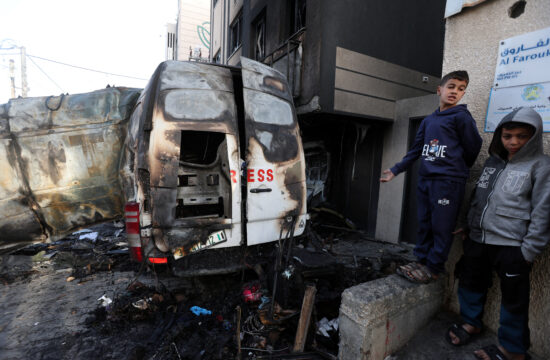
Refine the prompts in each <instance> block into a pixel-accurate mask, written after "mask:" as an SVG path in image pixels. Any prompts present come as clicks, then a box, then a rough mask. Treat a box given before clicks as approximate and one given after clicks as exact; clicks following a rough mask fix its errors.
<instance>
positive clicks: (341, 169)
mask: <svg viewBox="0 0 550 360" xmlns="http://www.w3.org/2000/svg"><path fill="white" fill-rule="evenodd" d="M381 134H382V131H381V128H380V126H377V125H375V124H361V123H348V125H347V126H346V127H345V128H344V129H343V133H342V138H341V139H342V143H341V145H342V153H341V159H340V160H339V163H338V167H337V168H338V172H337V174H336V177H335V182H334V190H335V191H334V195H336V196H334V197H333V199H334V202H335V203H336V204H337V206H338V208H339V209H340V210H341V211H342V213H343V214H344V215H345V216H346V217H348V218H350V219H351V220H352V221H353V222H354V223H355V224H356V225H357V226H358V227H359V228H362V229H364V230H365V231H366V233H367V236H369V237H372V238H374V234H375V230H376V210H377V207H378V191H379V186H380V183H379V180H378V179H379V178H380V171H381V161H382V146H383V136H382V135H381Z"/></svg>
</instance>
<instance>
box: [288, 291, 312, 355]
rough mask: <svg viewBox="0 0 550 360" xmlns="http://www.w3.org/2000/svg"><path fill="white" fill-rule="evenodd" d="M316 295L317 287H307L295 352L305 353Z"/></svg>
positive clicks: (297, 331)
mask: <svg viewBox="0 0 550 360" xmlns="http://www.w3.org/2000/svg"><path fill="white" fill-rule="evenodd" d="M316 293H317V288H316V287H315V285H307V287H306V291H305V293H304V300H303V302H302V311H301V313H300V320H299V321H298V328H297V329H296V338H295V340H294V348H293V349H292V351H293V352H303V351H304V347H305V345H306V338H307V332H308V329H309V322H310V320H311V312H312V310H313V304H314V303H315V294H316Z"/></svg>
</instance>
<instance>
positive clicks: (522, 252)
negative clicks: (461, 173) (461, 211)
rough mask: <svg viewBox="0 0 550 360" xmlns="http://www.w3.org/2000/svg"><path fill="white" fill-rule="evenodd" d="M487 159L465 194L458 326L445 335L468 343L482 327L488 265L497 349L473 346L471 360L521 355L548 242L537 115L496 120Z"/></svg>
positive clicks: (546, 179) (547, 198) (547, 188)
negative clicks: (535, 276)
mask: <svg viewBox="0 0 550 360" xmlns="http://www.w3.org/2000/svg"><path fill="white" fill-rule="evenodd" d="M489 154H490V157H489V158H488V159H487V161H486V162H485V165H484V166H483V172H482V173H481V176H480V178H479V180H478V181H477V186H476V188H475V191H474V193H473V195H472V201H471V203H470V209H469V212H468V231H466V232H465V233H466V234H467V236H465V239H464V244H463V245H464V246H463V247H464V255H463V256H462V258H461V260H460V261H459V263H458V264H457V266H456V273H457V274H458V279H459V287H458V300H459V302H460V314H461V316H462V319H463V320H464V323H463V324H461V325H460V324H454V325H453V326H451V328H450V329H449V330H448V331H447V334H446V337H447V339H448V340H449V342H451V343H452V344H453V345H463V344H465V343H467V342H468V341H469V340H470V338H471V337H472V335H473V334H477V333H479V332H480V331H481V328H482V322H481V320H482V316H483V309H484V305H485V299H486V298H487V291H488V289H489V288H490V287H491V283H492V270H493V269H494V270H496V273H497V274H498V276H499V278H500V289H501V293H502V300H501V308H500V327H499V329H498V340H499V343H500V344H499V346H495V345H490V346H487V347H485V348H483V349H480V350H478V351H475V355H476V357H477V358H478V359H503V360H523V359H528V358H529V355H528V354H527V349H528V348H529V342H530V341H529V340H530V339H529V325H528V315H529V285H530V283H529V273H530V271H531V264H532V262H533V260H534V259H535V257H536V256H537V255H538V254H540V253H541V251H542V250H543V248H544V247H545V246H546V245H547V244H548V242H550V157H548V156H546V155H544V154H543V142H542V118H541V117H540V115H539V114H538V113H537V112H536V111H534V110H533V109H531V108H519V109H516V110H514V111H512V112H511V113H510V114H508V115H506V116H505V117H504V118H503V119H502V120H501V121H500V123H499V125H498V127H497V129H496V130H495V134H494V136H493V140H492V142H491V145H490V147H489Z"/></svg>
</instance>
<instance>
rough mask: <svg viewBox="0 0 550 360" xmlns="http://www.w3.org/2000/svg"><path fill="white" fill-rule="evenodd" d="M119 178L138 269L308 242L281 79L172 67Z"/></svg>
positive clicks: (148, 97) (137, 122) (159, 75)
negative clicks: (216, 251)
mask: <svg viewBox="0 0 550 360" xmlns="http://www.w3.org/2000/svg"><path fill="white" fill-rule="evenodd" d="M123 158H124V159H123V163H122V168H121V174H122V179H123V182H124V189H125V194H126V199H129V200H133V202H130V203H128V204H127V205H126V213H125V215H126V221H127V233H128V240H129V245H130V248H131V253H132V255H133V256H134V257H135V258H136V259H138V260H139V259H142V258H143V259H145V260H146V261H151V262H155V263H158V262H161V263H162V262H166V261H167V257H168V256H167V254H170V255H172V256H173V257H174V258H175V259H178V258H181V257H183V256H185V255H188V254H189V253H192V252H196V251H198V250H202V249H205V248H222V247H236V246H240V245H257V244H262V243H266V242H272V241H275V240H278V239H279V238H280V237H281V236H282V235H281V234H283V233H288V232H289V231H292V232H293V233H294V234H295V235H299V234H301V233H302V232H303V230H304V228H305V222H306V216H307V214H306V184H305V161H304V155H303V148H302V143H301V139H300V133H299V128H298V123H297V120H296V114H295V111H294V107H293V105H292V97H291V95H290V91H289V89H288V85H287V83H286V80H285V78H284V76H283V75H281V74H280V73H279V72H277V71H276V70H273V69H271V68H269V67H267V66H265V65H262V64H259V63H257V62H254V61H251V60H248V59H244V58H243V59H242V69H241V68H229V67H223V66H214V65H207V64H201V63H192V62H165V63H162V64H161V65H160V66H159V67H158V68H157V70H156V72H155V73H154V75H153V77H152V79H151V80H150V82H149V84H148V85H147V87H146V88H145V90H144V91H143V93H142V94H141V96H140V98H139V99H138V101H137V104H136V107H135V110H134V112H133V114H132V116H131V118H130V122H129V130H128V137H127V139H126V144H125V152H124V155H123Z"/></svg>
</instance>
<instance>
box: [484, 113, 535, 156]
mask: <svg viewBox="0 0 550 360" xmlns="http://www.w3.org/2000/svg"><path fill="white" fill-rule="evenodd" d="M509 122H519V123H524V124H528V125H531V126H532V127H534V128H535V133H534V134H533V136H532V137H531V139H529V141H528V142H527V143H526V144H525V145H524V146H523V147H522V148H521V149H520V150H519V151H518V152H517V154H515V155H514V157H513V159H514V160H517V159H521V158H523V157H527V156H532V155H535V154H542V153H543V146H542V118H541V116H540V115H539V113H537V112H536V111H535V110H533V109H531V108H530V107H520V108H518V109H516V110H514V111H512V112H511V113H509V114H508V115H506V116H504V117H503V118H502V120H500V122H499V124H498V126H497V128H496V129H495V133H494V135H493V140H492V141H491V145H490V146H489V154H490V155H494V156H498V157H500V158H501V159H503V160H506V159H507V158H508V151H506V149H505V148H504V146H503V145H502V141H501V139H500V135H501V134H502V125H504V124H506V123H509Z"/></svg>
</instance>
